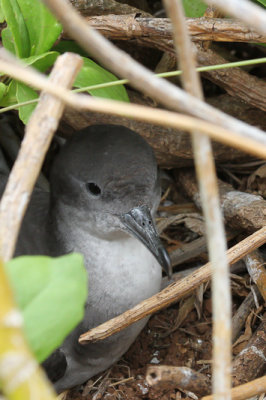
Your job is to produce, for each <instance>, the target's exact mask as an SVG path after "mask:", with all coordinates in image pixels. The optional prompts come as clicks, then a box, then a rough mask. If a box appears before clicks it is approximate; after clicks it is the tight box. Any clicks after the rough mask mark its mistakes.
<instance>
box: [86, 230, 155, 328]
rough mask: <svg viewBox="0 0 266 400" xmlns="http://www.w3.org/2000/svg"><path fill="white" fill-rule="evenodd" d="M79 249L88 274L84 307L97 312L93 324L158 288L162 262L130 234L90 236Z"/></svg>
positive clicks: (122, 309) (122, 310) (121, 310)
mask: <svg viewBox="0 0 266 400" xmlns="http://www.w3.org/2000/svg"><path fill="white" fill-rule="evenodd" d="M82 250H83V251H82ZM80 251H81V252H82V253H83V254H84V256H85V264H86V269H87V271H88V276H89V297H88V307H87V309H88V310H91V312H92V313H93V315H97V321H94V322H93V324H95V325H97V324H99V323H101V322H103V321H105V320H107V319H110V318H112V317H114V316H116V315H118V314H120V313H122V312H124V311H126V310H127V309H129V308H131V307H133V306H134V305H136V304H137V303H139V302H140V301H142V300H144V299H146V298H148V297H150V296H152V295H153V294H155V293H157V292H158V291H159V290H160V285H161V275H162V272H161V266H160V265H159V264H158V262H157V260H156V259H155V258H154V256H153V255H152V254H151V252H150V251H149V250H148V249H147V248H146V247H145V246H144V245H143V244H142V243H141V242H139V240H137V239H135V238H133V237H131V236H126V238H123V239H121V240H111V241H106V240H97V239H95V238H92V240H91V241H90V242H87V246H86V248H85V249H80ZM96 310H97V313H96V314H95V313H94V312H93V311H96ZM90 314H91V313H90Z"/></svg>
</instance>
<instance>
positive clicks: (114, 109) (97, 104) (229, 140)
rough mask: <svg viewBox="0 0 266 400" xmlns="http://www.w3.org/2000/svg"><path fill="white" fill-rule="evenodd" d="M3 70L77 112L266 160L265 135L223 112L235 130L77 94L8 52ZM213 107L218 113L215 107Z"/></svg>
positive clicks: (1, 57) (2, 54)
mask: <svg viewBox="0 0 266 400" xmlns="http://www.w3.org/2000/svg"><path fill="white" fill-rule="evenodd" d="M0 70H1V71H2V72H4V73H6V74H8V75H9V76H11V77H12V78H14V79H18V80H21V81H22V82H25V83H27V84H28V85H30V86H32V87H35V88H37V89H40V90H45V91H46V92H47V93H50V94H52V95H53V96H55V97H56V98H58V99H60V100H62V101H63V102H64V103H65V104H67V105H69V106H71V107H73V108H76V109H83V110H86V109H87V110H91V111H98V112H103V113H105V114H115V115H120V116H123V117H129V118H134V119H136V120H139V121H146V122H152V123H155V124H158V125H162V126H169V127H172V128H177V129H183V130H186V131H189V132H191V131H193V130H195V129H196V130H197V131H199V132H202V133H205V134H207V135H209V136H210V137H211V138H212V139H215V140H217V141H221V142H222V143H224V144H228V145H231V146H233V147H236V148H237V149H240V150H243V151H246V152H248V153H252V154H254V155H256V156H258V157H262V158H266V136H265V134H264V132H263V131H261V130H260V129H257V128H254V127H252V126H250V125H248V124H245V123H243V122H240V121H237V120H236V119H235V118H232V117H229V116H228V115H226V114H224V113H221V114H222V115H223V116H224V118H222V120H219V122H220V123H221V125H225V126H227V125H228V126H230V127H231V128H232V130H228V129H227V128H225V129H224V128H222V127H220V126H219V124H218V125H215V124H211V123H208V122H205V121H202V120H200V119H196V118H192V117H189V116H186V115H180V114H177V113H174V112H170V111H165V110H162V109H152V108H150V107H146V106H139V105H136V104H129V103H124V102H119V101H115V100H108V99H103V98H96V97H91V96H87V95H82V94H79V95H77V94H75V93H73V92H71V91H68V90H66V89H65V88H63V87H60V86H57V85H54V84H52V83H51V82H50V81H49V80H48V78H46V77H45V75H42V74H41V73H39V72H37V71H36V70H34V69H33V68H31V67H29V66H25V65H24V64H22V63H21V62H19V61H18V60H17V59H15V58H14V57H13V56H12V55H11V54H10V53H7V52H6V50H5V49H1V50H0ZM195 100H197V99H195ZM202 104H204V103H202ZM208 107H210V106H208ZM210 108H211V109H213V110H215V109H214V108H212V107H210ZM215 112H216V110H215ZM228 119H229V120H230V121H233V125H232V124H231V122H230V121H228ZM235 121H236V122H237V124H235ZM238 122H239V124H238ZM243 126H244V128H243ZM238 132H239V133H238Z"/></svg>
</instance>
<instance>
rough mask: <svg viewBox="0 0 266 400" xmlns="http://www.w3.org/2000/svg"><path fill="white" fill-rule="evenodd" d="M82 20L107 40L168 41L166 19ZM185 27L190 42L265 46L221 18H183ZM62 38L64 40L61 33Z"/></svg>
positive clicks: (261, 38) (265, 38) (239, 25)
mask: <svg viewBox="0 0 266 400" xmlns="http://www.w3.org/2000/svg"><path fill="white" fill-rule="evenodd" d="M86 21H88V23H89V24H90V25H91V26H92V27H93V28H94V29H97V30H98V31H99V32H101V34H102V35H104V36H105V37H107V38H108V39H110V40H129V39H138V38H142V37H146V38H147V37H149V38H152V40H154V42H155V41H158V40H161V39H164V40H171V39H172V24H171V21H170V19H169V18H139V17H137V18H136V15H135V14H129V15H101V16H98V17H97V16H92V17H87V18H86ZM186 24H187V28H188V31H189V34H190V36H191V39H192V40H193V41H209V40H211V41H216V42H250V43H265V42H266V35H264V36H263V35H261V34H259V33H257V32H256V30H254V29H250V28H247V27H246V25H245V24H243V23H241V22H239V21H235V20H232V19H224V18H187V19H186ZM63 37H68V35H67V33H65V32H64V33H63Z"/></svg>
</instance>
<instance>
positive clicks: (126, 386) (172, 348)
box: [67, 299, 212, 400]
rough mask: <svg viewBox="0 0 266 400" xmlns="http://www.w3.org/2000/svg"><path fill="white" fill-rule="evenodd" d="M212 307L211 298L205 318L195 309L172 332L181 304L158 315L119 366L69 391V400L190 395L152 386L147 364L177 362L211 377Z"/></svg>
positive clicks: (154, 399) (131, 399)
mask: <svg viewBox="0 0 266 400" xmlns="http://www.w3.org/2000/svg"><path fill="white" fill-rule="evenodd" d="M209 308H210V301H209V299H206V301H205V304H204V310H203V314H202V317H201V318H200V319H198V317H197V313H196V311H192V312H191V313H190V314H189V316H188V317H187V319H186V321H185V323H184V324H183V325H182V328H179V329H177V330H176V331H175V332H173V333H171V334H170V333H169V331H170V330H172V328H173V326H174V324H175V320H176V319H177V316H178V306H177V305H174V306H172V307H170V308H169V309H166V310H163V311H162V312H159V313H157V314H155V315H154V316H152V317H151V319H150V321H149V322H148V324H147V326H146V327H145V328H144V330H143V331H142V333H141V334H140V336H139V337H138V339H137V340H136V341H135V343H134V344H133V345H132V346H131V347H130V349H129V350H128V352H127V353H126V354H125V355H124V357H123V358H122V359H121V360H120V361H119V362H118V363H117V364H116V365H114V366H113V367H112V368H111V369H110V370H109V371H107V373H104V374H100V375H98V376H96V377H94V378H93V379H91V380H89V381H88V383H87V384H86V385H83V386H80V387H78V388H75V389H72V390H71V391H69V392H68V394H67V400H78V399H80V400H81V399H82V400H85V399H86V400H96V399H97V400H99V399H108V400H118V399H125V400H143V399H147V400H148V399H149V400H157V399H160V400H169V399H178V398H180V397H181V396H182V398H186V397H188V395H187V394H186V393H184V392H180V391H179V390H178V389H173V388H171V387H169V388H167V387H157V388H156V387H150V386H149V385H148V384H147V382H146V380H145V374H146V370H147V366H148V365H174V366H186V367H189V368H192V369H194V370H196V371H201V372H204V373H205V374H206V376H207V377H209V376H210V372H211V368H210V361H209V360H211V340H212V339H211V314H210V310H209ZM102 389H103V392H102V393H101V390H102ZM97 392H98V393H97ZM191 395H192V394H191ZM190 398H191V397H190ZM194 398H195V397H194Z"/></svg>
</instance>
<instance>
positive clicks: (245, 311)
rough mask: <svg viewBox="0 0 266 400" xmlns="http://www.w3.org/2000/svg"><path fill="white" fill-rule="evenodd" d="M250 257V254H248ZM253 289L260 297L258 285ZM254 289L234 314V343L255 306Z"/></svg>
mask: <svg viewBox="0 0 266 400" xmlns="http://www.w3.org/2000/svg"><path fill="white" fill-rule="evenodd" d="M246 257H248V256H246ZM253 291H254V292H255V295H256V296H259V297H260V293H259V291H258V289H257V288H256V286H255V285H254V287H253ZM253 291H250V293H249V295H248V296H247V297H246V298H245V300H244V301H243V302H242V304H241V305H240V306H239V308H238V309H237V311H236V313H235V314H234V316H233V319H232V343H234V342H235V341H236V339H237V338H238V336H239V333H240V332H241V330H242V328H243V326H244V324H245V321H246V319H247V317H248V315H249V314H250V312H251V310H252V309H253V308H255V300H254V293H253Z"/></svg>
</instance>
